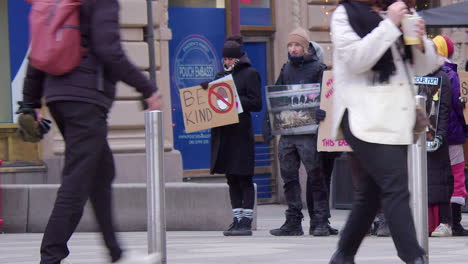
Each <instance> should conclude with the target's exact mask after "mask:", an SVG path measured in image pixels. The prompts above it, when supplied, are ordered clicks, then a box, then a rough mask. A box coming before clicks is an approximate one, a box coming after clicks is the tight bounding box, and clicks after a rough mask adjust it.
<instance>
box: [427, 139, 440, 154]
mask: <svg viewBox="0 0 468 264" xmlns="http://www.w3.org/2000/svg"><path fill="white" fill-rule="evenodd" d="M441 146H442V137H441V136H436V137H435V139H434V141H427V142H426V148H427V152H434V151H436V150H438V149H439V148H440V147H441Z"/></svg>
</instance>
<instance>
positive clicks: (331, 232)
mask: <svg viewBox="0 0 468 264" xmlns="http://www.w3.org/2000/svg"><path fill="white" fill-rule="evenodd" d="M327 225H328V231H329V232H330V235H332V236H336V235H338V233H339V231H338V229H336V228H333V227H332V226H331V225H330V221H327Z"/></svg>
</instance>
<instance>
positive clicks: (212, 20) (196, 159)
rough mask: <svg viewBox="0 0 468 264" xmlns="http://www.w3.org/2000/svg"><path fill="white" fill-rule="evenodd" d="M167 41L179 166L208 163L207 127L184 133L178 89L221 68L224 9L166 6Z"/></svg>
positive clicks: (197, 166)
mask: <svg viewBox="0 0 468 264" xmlns="http://www.w3.org/2000/svg"><path fill="white" fill-rule="evenodd" d="M169 28H170V29H171V30H172V40H171V41H170V43H169V51H170V52H169V56H170V57H169V58H170V74H171V100H172V122H173V132H174V148H175V149H177V150H179V151H180V152H181V153H182V159H183V169H184V170H190V169H206V168H209V167H210V160H209V159H210V130H203V131H199V132H194V133H186V132H185V129H184V121H183V115H182V107H181V104H180V96H179V90H180V89H182V88H186V87H191V86H195V85H199V84H200V83H201V82H203V81H206V80H212V79H213V78H214V76H215V75H216V73H217V72H219V71H220V70H221V69H222V68H221V57H220V54H221V51H222V47H223V44H224V38H225V34H226V31H225V28H226V23H225V10H224V9H220V8H191V7H170V8H169Z"/></svg>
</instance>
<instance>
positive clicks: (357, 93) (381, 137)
mask: <svg viewBox="0 0 468 264" xmlns="http://www.w3.org/2000/svg"><path fill="white" fill-rule="evenodd" d="M390 2H391V1H384V0H359V1H357V0H341V1H340V2H339V5H338V6H337V8H336V9H335V11H334V12H333V16H332V19H331V36H332V43H333V45H334V47H333V73H334V89H335V91H334V95H333V96H334V102H333V112H332V115H333V117H332V118H333V122H332V134H333V138H334V139H343V138H344V139H345V140H346V141H347V142H348V144H349V145H350V146H351V148H352V149H353V155H354V157H355V158H356V159H357V161H358V163H359V165H360V166H361V168H362V172H363V174H362V175H361V179H360V182H359V188H358V189H357V191H356V195H355V197H354V201H353V207H352V210H351V213H350V215H349V217H348V220H347V222H346V225H345V227H344V229H343V231H341V237H340V240H339V242H338V248H337V250H336V252H335V253H334V254H333V256H332V258H331V260H330V262H329V263H330V264H354V263H355V262H354V257H355V255H356V253H357V251H358V249H359V246H360V244H361V243H362V240H363V239H364V237H365V236H366V234H367V232H368V230H369V227H370V226H371V224H372V221H373V220H374V217H375V215H376V213H377V210H378V208H379V206H380V204H382V208H383V212H384V215H385V218H386V220H387V223H388V226H389V229H390V232H391V234H392V239H393V242H394V244H395V247H396V250H397V253H398V256H399V257H400V259H401V260H402V261H403V262H404V263H407V264H424V263H426V260H425V254H426V253H425V252H424V250H423V249H422V248H421V246H420V245H419V244H418V241H417V239H416V230H415V226H414V221H413V217H412V214H411V210H410V206H409V199H410V194H409V191H408V164H407V162H408V160H407V152H408V146H409V145H410V144H412V143H413V138H414V134H413V128H414V127H415V120H416V110H415V109H416V103H415V100H414V95H415V94H416V91H415V90H411V89H414V88H413V86H412V85H411V83H412V82H413V77H414V76H415V75H417V76H424V75H427V74H429V73H431V72H434V71H435V69H437V67H438V63H437V60H438V59H437V55H436V53H435V50H434V47H433V45H432V42H431V41H430V40H428V39H427V38H426V37H425V25H424V21H423V20H422V19H421V20H419V23H418V24H416V27H415V31H416V34H417V36H418V39H419V43H418V44H415V45H405V44H404V42H403V38H402V31H401V29H400V26H401V22H402V19H403V17H404V15H405V14H408V13H410V10H409V8H408V5H407V4H406V3H405V2H402V1H395V2H392V3H391V4H390ZM389 4H390V5H389ZM411 4H414V3H409V5H410V6H411Z"/></svg>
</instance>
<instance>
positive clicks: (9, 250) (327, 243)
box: [0, 205, 468, 264]
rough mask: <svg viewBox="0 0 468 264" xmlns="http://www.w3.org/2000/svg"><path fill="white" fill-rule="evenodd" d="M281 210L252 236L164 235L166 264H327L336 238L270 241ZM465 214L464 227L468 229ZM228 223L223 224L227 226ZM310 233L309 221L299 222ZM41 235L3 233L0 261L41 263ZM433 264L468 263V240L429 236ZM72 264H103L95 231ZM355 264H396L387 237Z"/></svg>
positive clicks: (80, 238)
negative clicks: (165, 236)
mask: <svg viewBox="0 0 468 264" xmlns="http://www.w3.org/2000/svg"><path fill="white" fill-rule="evenodd" d="M284 210H285V206H282V205H260V206H258V223H257V226H258V230H257V231H254V234H253V236H252V237H224V236H222V233H221V232H219V231H170V232H167V255H168V262H167V263H169V264H215V263H216V264H219V263H223V264H246V263H255V264H256V263H259V264H267V263H268V264H289V263H297V264H301V263H310V264H318V263H323V264H327V263H328V261H329V258H330V256H331V254H332V253H333V251H334V250H335V248H336V244H337V242H338V236H330V237H313V236H309V235H304V236H301V237H273V236H271V235H269V233H268V231H269V229H272V228H276V227H279V226H280V225H281V224H282V223H283V221H284ZM348 213H349V211H346V210H333V211H332V219H331V220H332V224H333V226H334V227H337V228H339V229H340V228H342V226H343V225H344V223H345V221H346V217H347V215H348ZM467 219H468V214H464V221H463V224H464V226H468V221H467ZM228 224H229V223H226V226H227V225H228ZM303 227H304V231H306V230H308V228H309V225H308V219H306V220H305V221H304V222H303ZM118 236H119V238H120V239H121V241H122V244H123V246H124V247H125V248H126V249H128V250H130V251H132V252H136V253H145V252H146V250H147V249H146V245H147V234H146V233H145V232H125V233H118ZM41 238H42V234H40V233H36V234H1V235H0V263H2V264H31V263H39V261H38V260H39V246H40V242H41ZM429 244H430V263H431V264H466V263H468V239H467V238H464V237H450V238H430V239H429ZM69 246H70V250H71V255H70V256H69V260H70V261H71V262H72V263H73V264H104V263H108V262H107V256H106V250H105V249H104V247H103V246H102V242H101V237H100V234H99V233H76V234H74V235H73V237H72V239H71V240H70V243H69ZM356 263H358V264H376V263H378V264H399V263H402V262H401V261H400V260H399V259H398V256H397V254H396V251H395V249H394V246H393V242H392V239H391V238H381V237H372V236H368V237H366V238H365V240H364V242H363V245H362V246H361V249H360V250H359V252H358V256H357V257H356Z"/></svg>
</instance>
